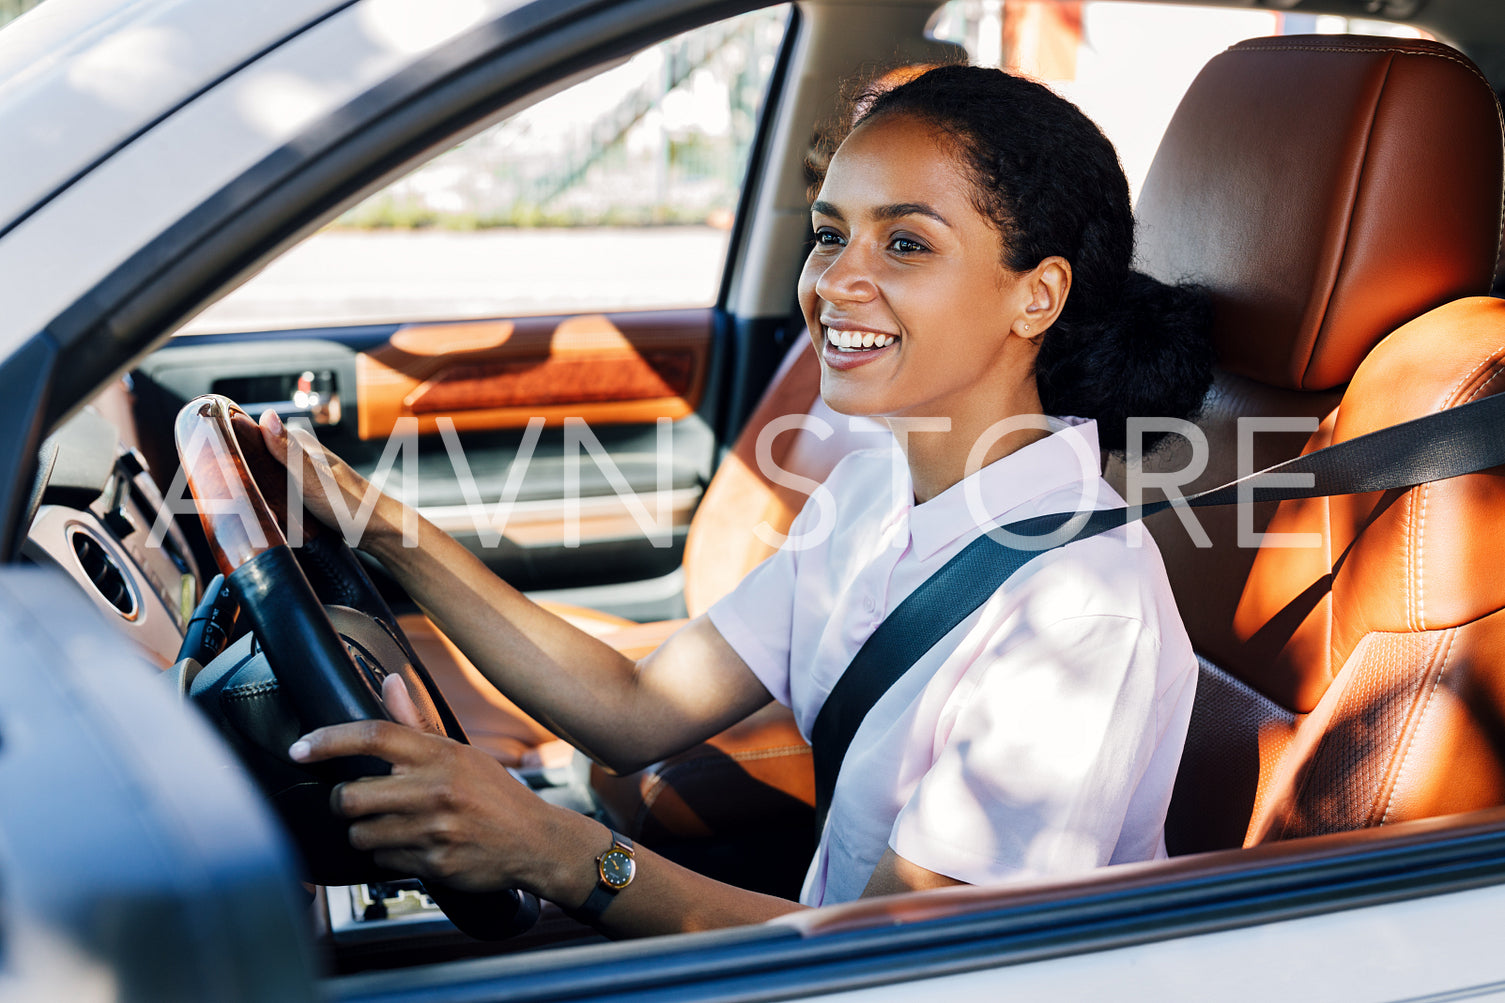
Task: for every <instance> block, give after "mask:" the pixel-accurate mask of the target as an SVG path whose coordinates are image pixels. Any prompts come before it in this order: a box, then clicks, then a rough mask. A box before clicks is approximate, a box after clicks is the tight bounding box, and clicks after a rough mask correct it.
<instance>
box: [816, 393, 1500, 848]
mask: <svg viewBox="0 0 1505 1003" xmlns="http://www.w3.org/2000/svg"><path fill="white" fill-rule="evenodd" d="M1502 432H1505V394H1498V395H1495V396H1492V397H1485V398H1483V399H1481V400H1476V401H1472V402H1470V403H1468V404H1464V405H1461V406H1459V407H1455V408H1449V409H1447V410H1445V411H1438V412H1435V413H1433V414H1428V415H1423V416H1422V417H1420V418H1414V419H1412V420H1411V421H1407V422H1402V423H1400V424H1398V425H1391V426H1389V427H1387V428H1382V429H1378V430H1376V431H1373V432H1370V433H1368V434H1366V435H1361V436H1358V437H1357V438H1354V439H1350V440H1348V441H1346V442H1340V443H1336V444H1334V445H1331V446H1328V447H1326V448H1324V449H1319V450H1316V451H1315V452H1312V453H1308V454H1307V455H1305V456H1298V457H1295V458H1293V459H1290V460H1286V461H1285V462H1283V463H1277V464H1276V465H1275V466H1273V467H1267V468H1266V469H1264V470H1261V471H1258V472H1256V473H1253V474H1250V475H1249V476H1247V477H1243V478H1240V479H1239V480H1237V481H1232V482H1230V483H1228V484H1224V485H1222V486H1221V487H1216V488H1210V489H1208V490H1206V491H1201V492H1198V493H1197V494H1194V495H1190V496H1187V497H1186V498H1183V499H1178V500H1177V501H1175V502H1172V501H1169V500H1162V501H1157V502H1152V503H1151V504H1148V505H1144V506H1126V507H1124V508H1113V509H1098V510H1095V511H1093V512H1091V514H1090V515H1088V516H1087V519H1086V521H1085V522H1084V523H1083V524H1082V525H1081V526H1080V527H1079V528H1078V529H1077V530H1076V531H1075V532H1074V533H1072V534H1070V535H1069V536H1067V537H1065V538H1064V539H1062V540H1060V541H1059V542H1057V543H1055V544H1053V545H1050V546H1046V547H1042V548H1040V549H1037V550H1024V549H1017V548H1015V547H1011V546H1007V545H1005V544H1003V543H999V542H998V541H997V540H995V539H994V538H993V537H992V536H990V535H988V534H987V533H984V534H983V535H982V536H979V537H978V538H977V539H976V540H974V541H972V542H971V543H969V544H968V545H967V546H966V547H964V548H963V549H962V551H961V552H960V553H958V554H957V555H956V556H955V557H953V558H951V560H949V561H947V562H946V564H945V565H943V566H942V567H941V568H940V570H938V571H937V572H936V573H935V574H933V575H931V576H930V577H929V578H928V579H926V580H925V581H924V582H921V583H920V586H919V587H918V588H916V589H915V590H914V591H913V592H911V593H910V594H909V595H908V596H907V597H906V598H905V599H904V601H903V602H901V603H899V605H898V606H897V607H895V609H894V611H893V612H892V613H890V614H889V615H888V617H887V618H885V619H884V621H883V622H882V623H881V624H879V625H878V629H877V630H875V631H873V633H872V636H870V637H869V638H868V639H867V641H866V643H864V644H863V645H862V647H861V648H860V649H859V650H858V652H857V654H856V655H854V656H853V657H852V661H851V663H850V664H849V665H848V666H847V668H846V671H845V672H843V673H842V674H841V678H839V679H838V680H837V681H836V685H835V686H834V687H832V689H831V692H830V694H829V695H828V696H827V697H826V702H825V703H824V704H823V705H822V706H821V709H820V713H819V714H818V715H817V716H816V718H815V724H814V726H813V727H812V728H811V730H810V744H811V746H812V747H813V753H814V760H815V826H816V829H815V831H816V835H817V838H818V837H819V835H820V832H821V830H823V829H824V828H825V824H826V814H827V813H828V812H829V811H830V808H831V795H832V792H834V791H835V789H836V777H837V774H838V773H839V772H840V771H841V764H842V761H843V760H844V759H845V758H846V754H847V748H848V747H849V746H850V745H851V744H852V738H853V736H854V735H856V734H857V728H858V727H859V726H860V725H861V724H862V721H863V719H864V718H865V717H866V716H867V713H868V711H869V710H871V709H872V706H873V704H875V703H877V702H878V699H879V698H880V697H882V696H883V694H884V693H886V692H888V690H889V688H890V687H891V686H893V684H894V683H895V682H897V681H898V680H899V677H901V676H902V675H904V673H905V672H907V671H908V670H909V668H910V667H911V666H912V665H914V664H915V663H916V662H917V661H919V660H920V657H921V656H923V655H924V654H925V652H927V651H929V650H930V649H931V648H932V647H934V646H935V645H936V643H937V642H939V641H940V640H941V638H943V637H945V636H946V635H947V634H949V633H950V632H951V630H952V629H953V628H954V627H956V625H957V624H959V623H961V622H962V621H963V620H965V619H966V618H967V617H968V616H970V615H971V614H972V613H973V612H974V611H975V610H976V609H977V608H978V607H980V606H981V605H982V604H983V603H985V602H987V601H988V599H989V597H991V596H992V595H993V593H995V592H997V591H998V589H999V587H1000V586H1002V585H1003V583H1004V582H1005V581H1006V580H1007V579H1008V578H1009V576H1010V575H1012V574H1013V573H1014V572H1016V571H1018V570H1019V569H1020V568H1022V567H1023V566H1024V565H1025V564H1027V563H1028V562H1029V561H1030V560H1032V559H1033V558H1035V557H1038V556H1039V555H1041V554H1043V553H1047V552H1048V551H1050V550H1053V549H1055V548H1056V547H1063V546H1065V545H1066V544H1068V543H1072V542H1074V541H1076V540H1082V539H1086V538H1087V537H1091V536H1096V535H1097V534H1099V533H1104V532H1107V531H1108V530H1110V529H1116V528H1117V527H1119V526H1123V525H1126V524H1128V523H1130V522H1133V521H1134V520H1136V519H1142V518H1144V517H1145V516H1148V515H1153V514H1155V513H1156V512H1162V511H1164V510H1165V509H1168V508H1170V507H1172V505H1173V504H1174V505H1185V506H1188V507H1191V508H1202V507H1204V506H1209V505H1229V504H1233V503H1235V502H1238V501H1239V500H1240V496H1241V495H1242V496H1243V498H1244V500H1246V501H1253V502H1268V501H1285V500H1288V499H1296V498H1317V497H1322V496H1325V495H1348V494H1363V493H1366V492H1370V491H1390V490H1394V489H1396V488H1410V487H1415V486H1416V485H1418V484H1425V483H1427V482H1429V481H1439V480H1445V479H1447V478H1449V477H1457V476H1459V475H1461V474H1470V473H1474V472H1476V471H1480V470H1487V469H1489V468H1490V467H1497V466H1500V465H1502V464H1505V434H1501V433H1502ZM1293 474H1311V475H1313V483H1312V484H1311V485H1310V486H1307V487H1296V486H1290V485H1288V484H1284V483H1277V484H1273V485H1272V484H1270V483H1269V481H1270V480H1272V479H1275V478H1279V477H1288V476H1289V475H1293ZM1261 482H1264V483H1261ZM1073 518H1080V516H1078V515H1077V514H1076V513H1072V512H1057V513H1050V514H1047V515H1039V516H1035V517H1033V518H1030V519H1023V520H1020V521H1019V522H1014V523H1010V524H1009V525H1007V526H1004V527H1003V530H1004V531H1006V532H1009V533H1012V534H1014V535H1015V536H1020V537H1044V536H1048V535H1049V534H1051V533H1052V532H1053V531H1055V530H1057V529H1060V528H1061V527H1062V526H1064V525H1065V524H1066V523H1067V522H1069V521H1071V520H1072V519H1073ZM994 532H997V531H996V530H995V531H994ZM999 535H1002V534H1001V533H1000V534H999Z"/></svg>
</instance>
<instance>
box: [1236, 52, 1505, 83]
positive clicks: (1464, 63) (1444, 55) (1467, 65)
mask: <svg viewBox="0 0 1505 1003" xmlns="http://www.w3.org/2000/svg"><path fill="white" fill-rule="evenodd" d="M1233 51H1235V52H1343V53H1347V52H1361V53H1369V54H1372V55H1386V56H1421V57H1423V58H1432V59H1446V60H1447V61H1448V62H1450V63H1457V64H1458V65H1459V66H1461V67H1463V68H1464V69H1465V70H1468V71H1469V72H1470V73H1472V74H1473V75H1474V76H1476V77H1478V78H1479V79H1480V80H1482V81H1483V82H1484V84H1485V86H1487V87H1489V88H1490V90H1491V91H1493V90H1494V87H1493V86H1492V85H1490V83H1489V78H1488V77H1486V76H1485V75H1484V73H1483V71H1481V70H1480V69H1479V68H1478V67H1477V66H1475V65H1474V64H1473V63H1472V62H1470V61H1469V60H1467V59H1464V58H1463V57H1462V56H1455V55H1453V54H1452V53H1450V52H1447V51H1444V50H1440V49H1403V48H1394V49H1390V48H1380V47H1379V46H1364V47H1361V46H1357V45H1258V44H1248V45H1243V46H1240V47H1239V48H1237V49H1234V50H1233Z"/></svg>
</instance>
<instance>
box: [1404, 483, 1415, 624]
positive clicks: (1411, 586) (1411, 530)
mask: <svg viewBox="0 0 1505 1003" xmlns="http://www.w3.org/2000/svg"><path fill="white" fill-rule="evenodd" d="M1415 514H1416V492H1415V491H1408V492H1406V628H1407V629H1408V630H1415V629H1416V589H1415V585H1416V530H1415V523H1414V521H1413V517H1414V516H1415Z"/></svg>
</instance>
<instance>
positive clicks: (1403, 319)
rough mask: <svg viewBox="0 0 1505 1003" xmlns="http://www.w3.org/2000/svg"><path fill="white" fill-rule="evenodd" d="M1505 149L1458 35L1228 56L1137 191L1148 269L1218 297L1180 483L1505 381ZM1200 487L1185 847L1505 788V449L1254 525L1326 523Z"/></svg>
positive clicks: (1190, 572) (1160, 524)
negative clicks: (1196, 675) (1247, 514)
mask: <svg viewBox="0 0 1505 1003" xmlns="http://www.w3.org/2000/svg"><path fill="white" fill-rule="evenodd" d="M1502 162H1505V156H1502V141H1501V123H1500V112H1499V106H1498V104H1497V102H1496V100H1495V95H1494V92H1493V91H1492V89H1491V88H1490V87H1489V85H1488V84H1487V82H1486V81H1485V79H1484V77H1483V75H1482V74H1481V73H1480V72H1479V71H1478V69H1477V68H1476V67H1474V66H1473V64H1472V63H1470V62H1469V61H1468V60H1467V59H1465V58H1464V57H1463V56H1461V55H1460V54H1459V53H1457V52H1456V51H1454V50H1452V49H1450V48H1448V47H1446V46H1443V45H1439V44H1435V43H1429V42H1415V41H1401V40H1394V39H1369V38H1333V37H1327V36H1313V37H1285V38H1272V39H1259V40H1253V41H1250V42H1245V43H1241V44H1239V45H1237V46H1234V47H1233V48H1232V49H1230V50H1229V51H1228V52H1226V53H1224V54H1222V55H1220V56H1218V57H1217V58H1215V59H1214V60H1212V62H1210V63H1209V64H1208V66H1207V67H1206V69H1204V70H1203V72H1202V74H1201V75H1200V76H1199V77H1198V78H1197V80H1196V82H1195V83H1194V84H1193V85H1192V87H1191V89H1190V90H1189V91H1188V93H1187V95H1186V97H1185V99H1184V100H1183V102H1182V104H1181V106H1180V109H1179V110H1178V111H1177V113H1176V116H1175V118H1174V119H1173V121H1172V123H1171V126H1170V128H1169V130H1168V132H1167V133H1166V136H1165V138H1164V140H1163V142H1162V145H1161V147H1160V150H1159V153H1158V154H1157V156H1156V159H1155V162H1154V165H1153V167H1152V168H1151V171H1150V175H1149V177H1148V179H1147V181H1146V183H1145V187H1144V190H1143V194H1142V196H1141V198H1140V202H1139V208H1138V215H1139V223H1140V242H1139V259H1140V267H1141V268H1142V269H1143V270H1145V271H1148V272H1149V273H1151V274H1153V275H1155V276H1157V277H1159V278H1162V279H1183V278H1191V279H1195V280H1198V281H1200V282H1202V283H1204V284H1205V285H1207V286H1208V287H1209V288H1210V290H1211V292H1212V294H1213V296H1214V300H1215V313H1216V319H1215V332H1214V337H1215V339H1216V343H1217V348H1218V353H1219V357H1220V360H1221V371H1220V372H1219V374H1218V376H1217V380H1216V383H1215V386H1214V390H1213V394H1212V396H1211V398H1210V400H1209V402H1208V404H1207V406H1206V409H1205V412H1204V415H1203V417H1202V418H1201V419H1200V420H1199V423H1198V424H1199V426H1200V427H1201V429H1202V431H1203V433H1204V434H1205V435H1206V438H1207V443H1208V458H1209V462H1208V464H1207V468H1206V470H1205V472H1204V473H1203V474H1202V475H1201V476H1200V477H1198V478H1197V479H1196V480H1195V481H1194V482H1193V483H1191V484H1188V485H1186V486H1185V487H1184V489H1183V490H1185V491H1186V492H1187V493H1190V491H1191V490H1194V489H1199V488H1201V487H1207V486H1211V485H1213V484H1216V483H1221V482H1223V481H1225V480H1230V479H1232V478H1233V477H1234V476H1237V475H1238V474H1239V473H1240V472H1247V471H1249V470H1254V469H1259V468H1261V467H1263V466H1266V465H1268V464H1270V463H1273V462H1276V461H1278V460H1281V459H1284V458H1286V457H1288V456H1291V455H1294V454H1295V453H1297V452H1299V451H1301V450H1311V449H1315V448H1318V447H1320V446H1322V445H1325V444H1327V443H1328V442H1337V441H1342V440H1345V439H1349V438H1352V437H1353V436H1356V435H1359V434H1361V433H1364V432H1367V431H1371V430H1373V429H1375V428H1379V427H1382V426H1386V425H1390V424H1394V423H1397V422H1400V421H1405V420H1408V419H1411V418H1415V417H1418V416H1420V415H1423V414H1426V413H1429V412H1432V411H1436V410H1439V409H1441V408H1446V407H1452V406H1455V405H1457V404H1460V403H1463V402H1464V401H1467V400H1469V399H1472V398H1473V397H1476V396H1480V395H1486V394H1492V393H1495V392H1497V391H1498V390H1499V389H1500V388H1501V387H1502V386H1505V380H1502V379H1500V378H1499V374H1500V371H1501V369H1502V367H1505V302H1501V301H1498V300H1493V299H1488V298H1463V297H1470V296H1472V295H1473V294H1476V293H1483V292H1485V291H1487V290H1488V289H1489V286H1490V280H1491V277H1492V274H1493V271H1494V266H1495V262H1496V260H1497V257H1498V254H1499V249H1500V232H1501V223H1502V219H1501V196H1502V169H1505V168H1502ZM1251 418H1259V419H1264V420H1266V421H1267V422H1271V421H1272V420H1274V423H1276V424H1278V421H1279V420H1280V419H1286V420H1287V421H1286V424H1285V425H1284V427H1283V430H1280V431H1272V430H1270V429H1268V428H1267V429H1266V430H1265V431H1264V432H1262V433H1260V434H1253V427H1252V426H1250V425H1248V421H1249V419H1251ZM1300 418H1304V419H1308V423H1307V424H1306V425H1304V426H1302V425H1299V424H1296V425H1293V424H1292V423H1291V422H1290V419H1300ZM1241 425H1243V426H1244V432H1243V434H1242V436H1241V429H1240V426H1241ZM1313 428H1315V431H1312V429H1313ZM1251 444H1252V448H1250V447H1251ZM1241 445H1242V446H1243V448H1244V449H1245V452H1246V453H1250V454H1251V455H1249V456H1247V457H1246V458H1245V460H1244V462H1243V463H1242V465H1241V464H1240V463H1239V451H1240V447H1241ZM1188 456H1189V454H1188V450H1187V449H1185V448H1182V449H1178V450H1172V451H1167V452H1166V453H1164V454H1163V455H1159V456H1156V457H1152V458H1151V461H1150V462H1149V463H1147V464H1146V467H1147V469H1154V470H1156V471H1160V472H1164V471H1171V470H1177V469H1179V468H1181V467H1182V466H1183V465H1185V463H1186V461H1187V459H1188ZM1110 475H1111V476H1112V477H1113V478H1114V479H1117V480H1119V481H1120V482H1123V481H1124V479H1125V476H1126V474H1125V468H1124V466H1123V465H1122V464H1114V465H1112V469H1111V470H1110ZM1121 489H1124V490H1126V489H1127V485H1124V487H1123V488H1121ZM1130 500H1131V501H1132V500H1133V499H1132V498H1130ZM1201 512H1202V513H1207V514H1205V515H1204V514H1199V515H1198V517H1197V522H1198V523H1200V525H1201V527H1202V528H1203V529H1204V530H1205V533H1206V536H1205V538H1204V539H1202V540H1200V541H1199V540H1198V539H1197V535H1196V534H1195V533H1193V532H1191V531H1189V530H1188V529H1187V528H1186V526H1184V525H1183V523H1182V522H1181V520H1180V519H1179V518H1178V517H1177V515H1175V514H1174V513H1165V514H1163V515H1161V516H1158V517H1156V518H1155V519H1153V520H1151V521H1150V526H1151V531H1152V532H1153V533H1154V535H1155V538H1156V540H1157V542H1158V544H1159V546H1160V548H1161V550H1162V553H1163V554H1164V556H1165V561H1166V565H1167V567H1168V569H1169V572H1170V576H1171V582H1172V585H1173V587H1174V588H1175V591H1176V595H1177V600H1178V602H1179V604H1180V608H1181V613H1182V615H1183V617H1184V619H1185V621H1186V624H1187V628H1188V631H1189V632H1190V634H1191V638H1192V641H1193V644H1194V645H1195V647H1196V649H1197V651H1198V654H1199V658H1200V660H1201V667H1202V673H1201V679H1200V683H1199V687H1198V693H1197V703H1196V708H1195V710H1194V712H1193V719H1192V726H1191V733H1190V735H1189V737H1188V742H1187V748H1186V752H1185V755H1184V757H1183V760H1182V767H1181V773H1180V776H1179V779H1178V783H1177V788H1176V794H1175V797H1174V799H1173V801H1172V805H1171V817H1170V820H1169V822H1168V825H1167V840H1168V843H1169V844H1170V847H1171V850H1172V852H1186V851H1191V850H1201V849H1212V848H1219V847H1228V846H1238V845H1240V844H1242V845H1253V844H1256V843H1259V842H1262V841H1265V840H1270V839H1280V838H1287V837H1293V836H1301V835H1310V834H1318V833H1325V832H1333V831H1339V830H1346V829H1354V828H1362V827H1367V826H1374V825H1382V824H1386V823H1391V822H1396V821H1402V820H1406V819H1414V818H1419V817H1424V816H1431V815H1438V814H1444V813H1450V812H1456V811H1462V810H1466V809H1472V808H1479V807H1484V806H1487V805H1497V804H1501V803H1505V614H1501V613H1500V612H1499V611H1500V610H1501V608H1502V607H1505V572H1502V570H1501V569H1502V568H1505V563H1502V559H1505V542H1502V540H1505V538H1502V536H1501V534H1500V532H1499V529H1498V527H1499V525H1500V524H1501V522H1502V520H1505V477H1502V474H1501V471H1500V470H1492V471H1488V472H1484V473H1478V474H1473V475H1469V476H1467V477H1462V478H1456V479H1453V480H1449V481H1443V482H1438V483H1434V484H1430V485H1424V486H1421V487H1418V488H1415V489H1412V490H1410V491H1402V492H1390V493H1387V494H1384V495H1365V496H1346V497H1334V498H1319V499H1313V500H1310V501H1300V502H1285V503H1281V504H1280V505H1279V506H1278V507H1275V506H1261V507H1257V508H1256V509H1255V510H1254V512H1253V514H1252V518H1251V519H1250V521H1249V522H1248V523H1247V524H1246V525H1245V526H1244V533H1243V535H1244V536H1245V537H1247V536H1248V534H1249V533H1250V532H1254V531H1266V532H1270V533H1303V534H1310V536H1309V538H1308V539H1307V540H1306V541H1304V542H1305V543H1306V544H1308V545H1302V546H1289V545H1286V546H1281V545H1279V544H1278V543H1276V541H1273V540H1266V541H1265V543H1264V545H1263V546H1259V547H1255V546H1253V545H1252V544H1251V542H1250V540H1249V539H1245V540H1243V541H1242V543H1241V540H1240V536H1241V533H1240V527H1239V514H1238V513H1237V512H1236V511H1234V510H1233V509H1231V508H1230V509H1226V510H1207V509H1203V510H1201ZM1284 542H1285V543H1286V544H1289V543H1291V542H1293V541H1292V540H1291V539H1290V538H1287V539H1286V540H1285V541H1284ZM1199 543H1200V544H1201V545H1199Z"/></svg>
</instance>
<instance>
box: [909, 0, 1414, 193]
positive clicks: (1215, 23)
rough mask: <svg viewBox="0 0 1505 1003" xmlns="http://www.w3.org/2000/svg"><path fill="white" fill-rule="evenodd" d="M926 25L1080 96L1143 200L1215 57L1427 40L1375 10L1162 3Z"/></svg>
mask: <svg viewBox="0 0 1505 1003" xmlns="http://www.w3.org/2000/svg"><path fill="white" fill-rule="evenodd" d="M930 33H931V35H932V36H933V37H935V38H937V39H940V40H942V41H948V42H956V43H958V44H960V45H962V46H964V47H965V48H966V50H967V53H968V55H969V57H970V58H971V59H972V61H973V62H976V63H981V64H984V65H988V66H1005V67H1008V68H1011V69H1016V70H1019V71H1022V72H1024V73H1027V74H1029V75H1030V76H1032V77H1034V78H1036V79H1038V80H1041V81H1044V82H1045V83H1047V84H1049V85H1050V86H1051V87H1053V88H1055V89H1056V90H1057V91H1058V92H1059V93H1061V94H1062V95H1064V96H1065V97H1067V98H1070V99H1071V100H1072V101H1073V102H1075V103H1076V104H1077V105H1078V106H1079V107H1080V108H1081V109H1082V110H1083V111H1084V112H1086V113H1087V114H1088V115H1089V116H1091V118H1092V119H1093V121H1095V122H1097V124H1098V126H1099V127H1100V128H1101V129H1102V130H1103V132H1104V133H1106V134H1107V136H1108V138H1109V139H1111V140H1112V141H1113V144H1114V146H1115V147H1117V148H1118V155H1119V158H1120V159H1121V160H1122V161H1123V165H1124V173H1125V174H1126V175H1127V176H1128V179H1129V187H1130V189H1131V191H1132V192H1133V194H1134V196H1135V197H1136V198H1137V197H1138V195H1139V188H1140V185H1141V184H1142V183H1143V182H1144V177H1145V174H1146V173H1148V171H1149V169H1150V161H1151V160H1153V159H1154V156H1155V149H1156V147H1157V146H1159V145H1160V137H1161V135H1163V134H1164V132H1165V128H1166V126H1167V125H1168V124H1169V123H1170V120H1171V115H1172V114H1173V113H1174V112H1175V110H1176V105H1177V103H1178V102H1180V100H1181V95H1182V94H1184V93H1185V92H1186V89H1187V87H1188V86H1190V84H1191V81H1192V78H1193V77H1195V76H1196V75H1197V72H1198V71H1199V70H1201V68H1202V67H1203V66H1204V65H1205V64H1206V63H1207V61H1208V60H1209V59H1211V58H1212V57H1213V56H1215V55H1217V54H1218V53H1219V52H1222V51H1223V50H1224V49H1226V48H1227V47H1228V46H1230V45H1232V44H1233V43H1235V42H1238V41H1240V40H1242V39H1245V38H1253V37H1255V36H1260V35H1304V34H1314V33H1315V34H1356V35H1390V36H1398V37H1405V38H1430V37H1431V36H1430V35H1428V34H1427V33H1426V32H1424V31H1422V30H1420V29H1418V28H1414V27H1411V26H1409V25H1403V24H1397V23H1394V22H1391V21H1381V20H1376V19H1373V18H1357V17H1337V16H1329V15H1319V14H1304V13H1290V12H1283V11H1270V10H1230V9H1228V8H1214V7H1191V6H1181V5H1172V4H1164V3H1118V2H1074V3H1057V2H1054V0H1007V2H1004V0H950V2H948V3H946V4H945V5H943V6H942V7H941V8H940V9H939V10H938V11H937V12H936V14H935V17H934V18H933V19H932V20H931V23H930Z"/></svg>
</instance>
